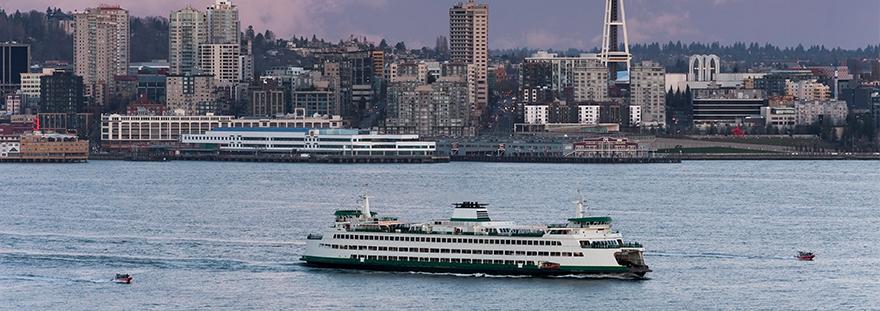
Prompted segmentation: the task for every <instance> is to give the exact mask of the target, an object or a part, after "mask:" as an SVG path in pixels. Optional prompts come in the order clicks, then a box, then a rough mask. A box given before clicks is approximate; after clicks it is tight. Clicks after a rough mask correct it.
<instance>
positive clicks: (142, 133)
mask: <svg viewBox="0 0 880 311" xmlns="http://www.w3.org/2000/svg"><path fill="white" fill-rule="evenodd" d="M344 126H345V123H344V122H343V120H342V118H341V117H339V116H332V117H308V116H302V115H298V116H290V117H287V118H278V119H267V118H241V119H236V118H235V117H232V116H213V115H207V116H123V115H118V114H113V115H103V116H101V143H102V144H103V145H104V147H105V148H108V149H126V148H130V147H132V146H135V145H145V144H175V143H177V142H179V141H180V137H181V136H183V135H187V134H204V133H205V132H207V131H210V130H212V129H215V128H221V127H242V128H270V127H281V128H300V127H308V128H342V127H344Z"/></svg>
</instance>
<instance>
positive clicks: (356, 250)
mask: <svg viewBox="0 0 880 311" xmlns="http://www.w3.org/2000/svg"><path fill="white" fill-rule="evenodd" d="M361 199H362V200H361V202H362V206H361V208H360V209H352V210H338V211H336V212H335V218H336V221H335V224H334V225H333V227H331V228H328V229H327V230H325V231H324V232H323V233H322V234H311V235H309V236H308V242H307V244H306V250H305V253H304V255H303V256H302V258H301V259H300V260H302V261H304V262H305V263H306V265H309V266H313V267H324V268H344V269H363V270H381V271H409V272H435V273H461V274H489V275H528V276H563V275H609V276H623V277H636V278H642V277H644V276H645V274H646V273H648V272H651V269H649V267H648V266H647V265H646V264H645V260H644V251H645V249H644V247H643V246H642V245H641V244H639V243H634V242H624V240H623V236H622V235H621V234H620V233H619V232H617V231H614V230H612V228H611V218H610V217H588V216H586V215H585V213H584V201H583V199H582V198H581V199H578V200H577V201H575V203H576V207H577V212H576V217H574V218H570V219H568V222H567V223H565V224H551V225H519V224H516V223H514V222H508V221H494V220H492V219H491V218H490V217H489V211H488V204H482V203H477V202H463V203H458V204H454V205H453V206H454V209H453V211H452V217H451V218H449V219H442V220H435V221H430V222H425V223H403V222H400V221H398V219H397V218H393V217H379V216H378V214H377V213H375V212H373V211H371V210H370V201H369V200H370V198H369V197H368V196H366V195H364V196H362V197H361Z"/></svg>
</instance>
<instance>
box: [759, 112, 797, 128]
mask: <svg viewBox="0 0 880 311" xmlns="http://www.w3.org/2000/svg"><path fill="white" fill-rule="evenodd" d="M761 117H763V118H764V125H766V126H767V127H775V128H778V129H786V128H792V127H794V126H795V125H796V124H797V110H796V109H795V108H794V107H761Z"/></svg>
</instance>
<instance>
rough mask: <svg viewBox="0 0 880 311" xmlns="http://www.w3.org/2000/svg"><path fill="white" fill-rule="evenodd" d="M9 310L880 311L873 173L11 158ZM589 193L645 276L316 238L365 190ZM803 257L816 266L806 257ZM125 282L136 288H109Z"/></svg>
mask: <svg viewBox="0 0 880 311" xmlns="http://www.w3.org/2000/svg"><path fill="white" fill-rule="evenodd" d="M0 189H2V190H0V191H3V193H4V194H5V195H4V198H3V200H2V203H0V309H67V310H91V309H155V310H167V309H228V310H248V309H259V310H265V309H301V308H314V309H353V308H358V309H416V308H418V309H436V310H448V309H453V308H461V309H563V308H564V309H572V308H586V307H588V308H600V309H621V308H624V307H625V308H634V309H636V308H638V309H681V308H690V309H698V308H709V309H796V308H798V309H799V308H804V307H806V308H808V309H812V308H820V309H870V308H877V306H880V295H877V293H878V292H880V282H878V281H877V280H878V279H880V272H878V268H880V259H878V258H880V250H878V247H877V245H878V242H880V230H878V229H880V226H878V224H880V216H878V206H880V162H845V161H829V162H776V161H772V162H737V161H728V162H685V163H682V164H668V165H667V164H663V165H551V164H548V165H536V164H504V163H449V164H435V165H320V164H316V165H312V164H268V163H219V162H169V163H143V162H138V163H136V162H113V161H92V162H90V163H88V164H73V165H19V164H4V165H2V166H0ZM578 189H581V190H583V191H584V194H585V195H586V197H587V199H588V205H589V207H590V210H589V212H590V213H591V214H592V215H602V216H611V217H613V218H614V221H615V226H616V228H617V229H619V230H620V231H622V232H623V233H624V236H625V237H626V238H627V239H628V240H635V241H638V242H641V243H643V244H645V246H646V247H647V248H648V250H649V253H648V255H647V258H646V259H647V261H648V264H649V265H650V266H651V268H652V269H653V270H654V272H653V273H651V274H649V276H650V279H649V280H643V281H630V280H618V279H593V278H587V279H582V278H561V279H545V278H521V277H488V276H481V275H467V276H462V275H436V274H420V273H387V272H362V271H347V270H321V269H314V268H309V267H305V266H302V265H301V263H300V262H299V260H298V259H299V257H300V255H302V252H303V248H304V245H305V237H306V235H308V233H311V232H315V231H319V230H320V229H323V228H325V227H327V226H330V225H331V224H332V221H333V217H332V213H333V211H334V210H335V209H338V208H356V207H357V203H356V198H357V196H358V195H359V194H360V193H363V192H365V191H368V192H369V193H370V194H371V195H372V196H373V199H372V201H371V203H372V207H373V210H374V211H376V212H379V213H380V215H387V216H399V217H400V218H401V219H402V220H404V221H422V220H428V219H434V218H446V217H449V215H450V213H451V211H452V209H451V203H453V202H459V201H465V200H468V201H474V200H476V201H481V202H488V203H490V204H491V205H490V213H491V216H492V218H493V219H498V220H516V221H520V222H526V223H539V222H549V223H559V222H562V221H564V219H565V218H567V217H571V216H573V215H574V204H573V203H572V202H571V201H573V200H574V198H575V193H576V191H577V190H578ZM798 250H812V251H815V252H816V253H817V254H818V257H817V260H816V261H815V262H799V261H796V260H794V259H793V257H792V256H793V255H794V254H795V253H796V251H798ZM115 273H130V274H132V275H133V276H134V278H135V279H134V282H133V284H132V285H130V286H124V285H117V284H113V283H111V282H110V281H109V279H110V278H112V276H113V274H115Z"/></svg>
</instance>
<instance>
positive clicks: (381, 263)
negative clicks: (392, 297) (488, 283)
mask: <svg viewBox="0 0 880 311" xmlns="http://www.w3.org/2000/svg"><path fill="white" fill-rule="evenodd" d="M300 260H302V261H305V262H309V263H317V264H335V265H348V266H358V265H360V266H366V267H369V266H373V267H389V268H396V269H400V268H406V269H410V268H411V269H436V270H441V271H442V270H444V269H450V270H452V269H455V270H471V271H473V272H475V273H480V272H505V273H512V274H515V273H530V272H553V270H549V271H548V270H544V269H540V268H539V267H538V266H536V265H523V267H522V268H520V267H519V266H518V265H507V264H484V263H481V264H474V263H453V262H437V261H430V262H429V261H406V260H378V259H364V261H361V260H360V259H352V258H329V257H316V256H302V258H300ZM555 271H559V272H565V273H626V272H629V269H627V268H626V267H624V266H561V267H559V269H558V270H555Z"/></svg>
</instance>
